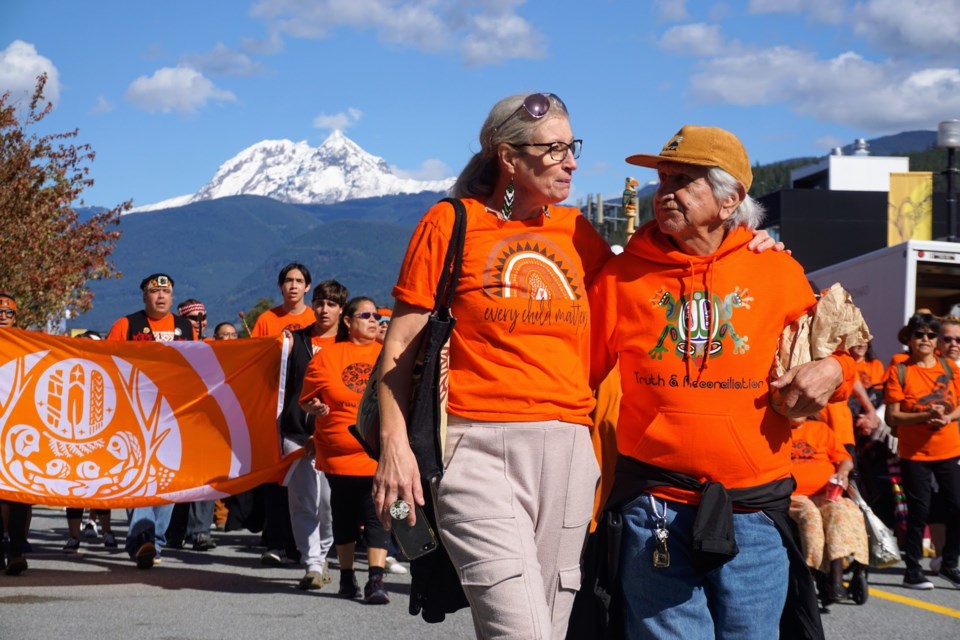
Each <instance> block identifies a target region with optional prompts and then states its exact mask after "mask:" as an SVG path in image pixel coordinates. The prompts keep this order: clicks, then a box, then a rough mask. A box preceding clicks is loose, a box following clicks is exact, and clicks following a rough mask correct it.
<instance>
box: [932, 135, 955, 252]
mask: <svg viewBox="0 0 960 640" xmlns="http://www.w3.org/2000/svg"><path fill="white" fill-rule="evenodd" d="M937 146H938V147H940V148H941V149H946V150H947V169H946V171H944V172H943V174H944V176H945V177H946V179H947V224H948V228H947V239H948V240H949V241H950V242H957V240H958V238H957V191H956V188H955V186H954V178H955V177H956V175H957V173H960V169H957V165H956V151H957V148H958V147H960V120H944V121H943V122H941V123H940V124H939V126H937Z"/></svg>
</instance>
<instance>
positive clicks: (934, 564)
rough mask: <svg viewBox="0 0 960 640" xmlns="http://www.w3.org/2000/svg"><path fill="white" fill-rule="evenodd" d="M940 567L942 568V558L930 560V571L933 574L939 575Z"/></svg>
mask: <svg viewBox="0 0 960 640" xmlns="http://www.w3.org/2000/svg"><path fill="white" fill-rule="evenodd" d="M942 566H943V556H937V557H936V558H930V571H932V572H934V573H940V567H942Z"/></svg>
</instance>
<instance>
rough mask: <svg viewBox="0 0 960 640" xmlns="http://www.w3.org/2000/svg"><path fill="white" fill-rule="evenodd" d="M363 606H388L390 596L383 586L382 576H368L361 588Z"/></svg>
mask: <svg viewBox="0 0 960 640" xmlns="http://www.w3.org/2000/svg"><path fill="white" fill-rule="evenodd" d="M363 604H390V596H388V595H387V588H386V587H385V586H384V585H383V574H382V573H378V574H377V575H374V576H370V579H369V580H368V581H367V584H366V585H364V587H363Z"/></svg>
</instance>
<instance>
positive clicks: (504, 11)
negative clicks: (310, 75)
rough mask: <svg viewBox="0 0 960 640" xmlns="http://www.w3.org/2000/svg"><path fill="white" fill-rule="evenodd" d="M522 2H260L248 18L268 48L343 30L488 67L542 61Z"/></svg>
mask: <svg viewBox="0 0 960 640" xmlns="http://www.w3.org/2000/svg"><path fill="white" fill-rule="evenodd" d="M523 1H524V0H472V1H470V2H466V3H465V2H462V1H458V0H408V1H406V2H398V1H397V0H319V1H317V2H305V1H303V0H259V1H258V2H257V3H256V4H254V5H253V7H252V8H251V10H250V12H251V14H252V15H253V16H255V17H259V18H262V19H264V20H265V21H266V22H267V25H268V31H269V32H270V37H269V39H268V42H275V41H276V40H277V39H278V38H280V36H281V35H288V36H291V37H295V38H326V37H329V36H330V35H331V34H332V33H333V32H334V31H336V30H337V29H340V28H343V27H346V28H351V29H356V30H372V31H374V32H375V33H376V34H377V37H378V39H379V40H380V41H381V42H383V43H385V44H390V45H396V46H401V47H410V48H413V49H417V50H420V51H424V52H430V53H435V52H443V51H450V50H454V49H457V48H459V49H460V52H461V55H462V56H463V58H464V60H465V61H466V62H467V63H468V64H491V63H497V62H500V61H502V60H506V59H511V58H539V57H542V56H543V55H545V41H544V37H543V35H542V34H541V33H540V32H539V31H537V30H536V29H535V28H534V27H533V26H532V25H531V24H530V23H529V22H527V21H526V20H525V19H524V18H522V17H521V16H520V15H518V13H517V11H516V8H517V6H519V5H521V4H523ZM250 46H252V44H251V45H250ZM275 46H276V45H275Z"/></svg>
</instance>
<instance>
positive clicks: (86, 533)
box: [83, 520, 100, 538]
mask: <svg viewBox="0 0 960 640" xmlns="http://www.w3.org/2000/svg"><path fill="white" fill-rule="evenodd" d="M99 535H100V532H99V531H98V530H97V523H96V522H94V521H93V520H87V521H86V522H84V523H83V537H84V538H96V537H98V536H99Z"/></svg>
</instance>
